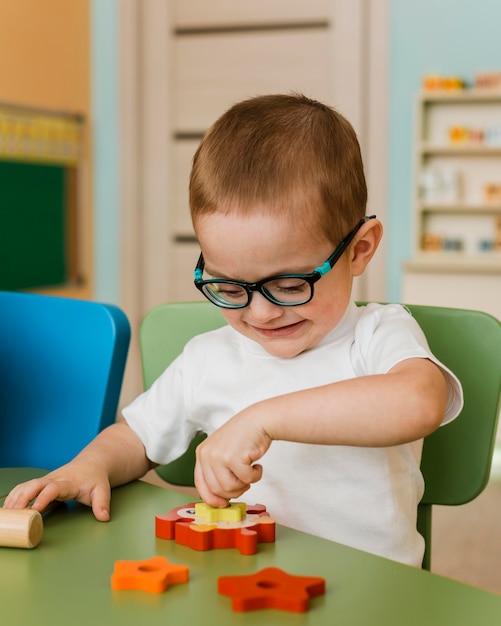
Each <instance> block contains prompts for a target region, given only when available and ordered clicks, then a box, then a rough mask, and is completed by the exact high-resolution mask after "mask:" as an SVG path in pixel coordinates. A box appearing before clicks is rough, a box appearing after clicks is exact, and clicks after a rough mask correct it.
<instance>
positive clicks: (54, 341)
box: [0, 292, 130, 470]
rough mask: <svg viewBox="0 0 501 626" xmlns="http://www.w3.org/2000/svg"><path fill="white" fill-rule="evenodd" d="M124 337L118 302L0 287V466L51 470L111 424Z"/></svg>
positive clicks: (124, 323)
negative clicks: (97, 301) (64, 296)
mask: <svg viewBox="0 0 501 626" xmlns="http://www.w3.org/2000/svg"><path fill="white" fill-rule="evenodd" d="M129 341H130V326H129V322H128V320H127V317H126V316H125V314H124V313H123V312H122V311H121V310H120V309H119V308H118V307H116V306H113V305H106V304H99V303H96V302H89V301H83V300H72V299H69V298H59V297H53V296H43V295H35V294H28V293H13V292H0V467H23V466H30V467H40V468H44V469H48V470H52V469H54V468H56V467H59V466H60V465H63V464H64V463H66V462H68V461H70V460H71V459H72V458H73V457H74V456H75V455H76V454H78V452H80V450H81V449H82V448H83V447H84V446H86V445H87V444H88V443H89V442H90V441H91V440H92V439H93V438H94V437H95V436H96V435H97V434H98V433H99V431H101V430H102V429H103V428H105V427H106V426H108V425H110V424H112V423H113V422H114V421H115V417H116V411H117V405H118V400H119V396H120V390H121V386H122V380H123V373H124V368H125V362H126V358H127V351H128V348H129Z"/></svg>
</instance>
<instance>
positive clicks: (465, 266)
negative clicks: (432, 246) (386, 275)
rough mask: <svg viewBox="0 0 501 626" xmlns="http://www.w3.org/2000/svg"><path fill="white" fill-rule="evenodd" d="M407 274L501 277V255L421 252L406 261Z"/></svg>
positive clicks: (491, 253) (493, 253)
mask: <svg viewBox="0 0 501 626" xmlns="http://www.w3.org/2000/svg"><path fill="white" fill-rule="evenodd" d="M404 268H405V270H406V271H407V272H420V273H423V272H429V273H436V272H442V273H451V274H452V273H460V274H499V275H500V276H501V253H499V252H489V253H486V254H484V255H467V254H464V253H461V252H421V253H420V254H419V255H417V256H416V258H414V259H412V260H410V261H405V262H404Z"/></svg>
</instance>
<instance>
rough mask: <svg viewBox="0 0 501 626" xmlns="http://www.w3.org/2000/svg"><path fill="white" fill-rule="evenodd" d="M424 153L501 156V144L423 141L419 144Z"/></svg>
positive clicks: (433, 154)
mask: <svg viewBox="0 0 501 626" xmlns="http://www.w3.org/2000/svg"><path fill="white" fill-rule="evenodd" d="M419 151H420V152H421V154H422V155H430V156H462V157H464V156H483V157H501V146H485V145H478V146H477V145H471V144H466V145H449V144H444V145H436V144H435V145H433V144H430V143H426V142H423V143H421V145H420V146H419Z"/></svg>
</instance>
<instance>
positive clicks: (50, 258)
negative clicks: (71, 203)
mask: <svg viewBox="0 0 501 626" xmlns="http://www.w3.org/2000/svg"><path fill="white" fill-rule="evenodd" d="M67 170H68V168H67V167H65V166H62V165H53V164H46V163H29V162H20V161H19V162H16V161H1V160H0V289H2V290H17V289H29V288H36V287H42V286H43V287H45V286H55V285H62V284H65V283H67V282H68V280H69V273H70V271H71V269H70V261H69V254H70V251H69V250H68V249H67V247H68V243H69V242H68V237H67V234H68V228H69V216H68V171H67Z"/></svg>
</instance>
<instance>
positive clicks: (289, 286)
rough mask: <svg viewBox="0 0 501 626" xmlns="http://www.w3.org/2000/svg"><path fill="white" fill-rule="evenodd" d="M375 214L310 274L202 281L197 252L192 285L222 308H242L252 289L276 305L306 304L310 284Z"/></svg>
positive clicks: (319, 276) (200, 263)
mask: <svg viewBox="0 0 501 626" xmlns="http://www.w3.org/2000/svg"><path fill="white" fill-rule="evenodd" d="M375 217H376V216H375V215H370V216H368V217H363V218H362V219H361V220H360V221H359V222H358V224H357V225H356V226H355V228H354V229H353V230H351V231H350V232H349V233H348V234H347V235H346V237H345V238H344V239H343V240H342V241H341V243H340V244H339V245H338V247H337V248H336V249H335V250H334V252H333V253H332V254H331V255H330V257H329V258H328V259H327V260H326V261H325V262H324V263H323V264H322V265H320V266H319V267H316V268H315V269H314V270H313V272H311V274H277V275H276V276H270V277H269V278H263V279H262V280H259V281H257V282H256V283H246V282H244V281H242V280H231V279H227V278H209V279H208V280H203V279H202V276H203V271H204V267H205V261H204V257H203V254H200V257H199V259H198V263H197V266H196V268H195V271H194V275H195V281H194V282H195V287H196V288H197V289H198V290H199V291H201V292H202V293H203V294H204V296H205V297H206V298H207V299H208V300H210V301H211V302H212V303H213V304H215V305H216V306H218V307H221V308H223V309H243V308H244V307H246V306H247V305H248V304H249V303H250V301H251V298H252V292H253V291H259V293H260V294H262V295H263V296H264V297H265V298H266V299H267V300H269V301H270V302H273V304H278V305H279V306H298V305H300V304H306V303H307V302H309V301H310V300H311V299H312V298H313V293H314V292H313V285H314V284H315V283H316V282H317V281H318V280H320V279H321V278H322V276H325V274H327V273H328V272H330V271H331V269H332V268H333V267H334V265H335V264H336V263H337V261H339V259H340V258H341V256H342V254H343V252H344V251H345V250H346V249H347V248H348V246H349V245H350V243H351V241H352V240H353V238H354V237H355V235H356V234H357V232H358V231H359V230H360V228H361V227H362V226H363V225H364V224H365V222H367V221H368V220H372V219H374V218H375Z"/></svg>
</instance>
